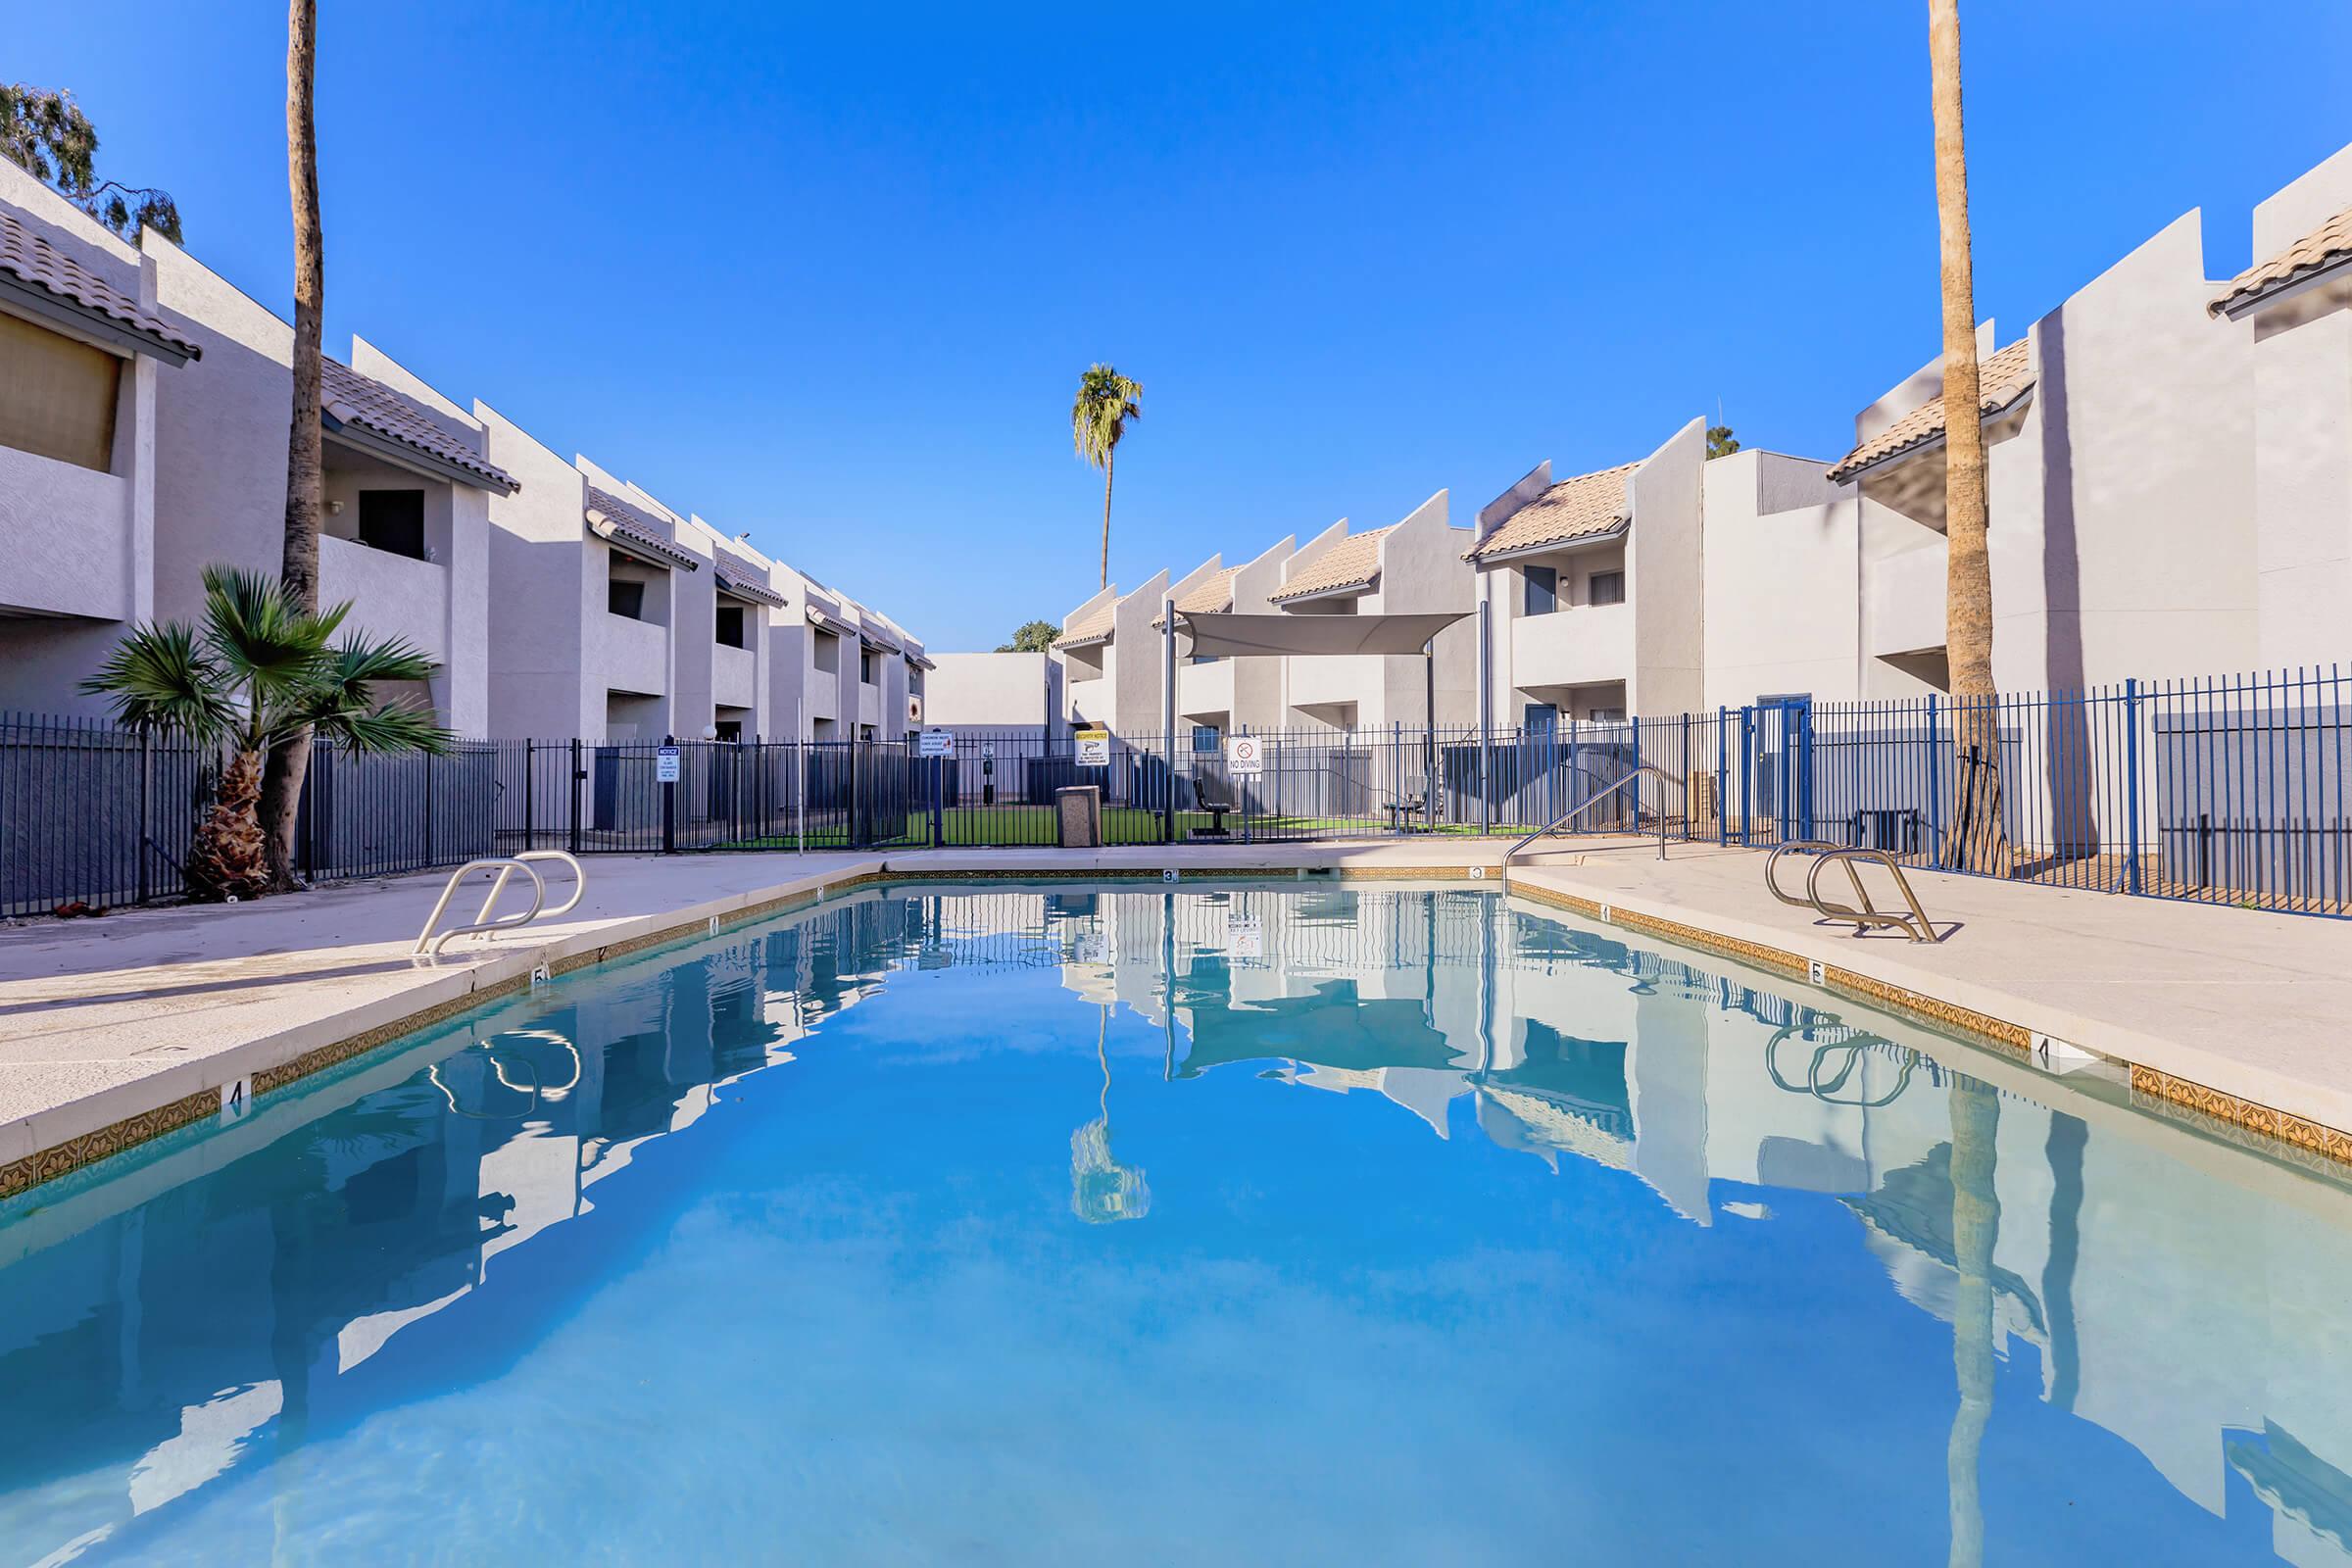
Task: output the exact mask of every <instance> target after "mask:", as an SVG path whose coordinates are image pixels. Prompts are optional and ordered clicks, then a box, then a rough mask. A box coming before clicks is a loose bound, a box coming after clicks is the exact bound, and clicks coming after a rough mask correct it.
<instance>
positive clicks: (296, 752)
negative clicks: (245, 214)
mask: <svg viewBox="0 0 2352 1568" xmlns="http://www.w3.org/2000/svg"><path fill="white" fill-rule="evenodd" d="M318 53H319V4H318V0H289V4H288V6H287V9H286V180H287V184H288V185H289V187H290V188H291V191H292V195H293V203H294V394H293V409H292V413H291V417H290V419H289V422H288V425H287V429H286V538H285V555H284V561H283V564H282V566H281V568H280V575H281V576H282V577H283V578H284V580H285V585H286V591H287V592H288V593H289V594H291V595H293V596H294V598H295V600H296V601H297V602H298V603H299V604H301V606H302V608H303V609H305V610H309V611H316V610H317V609H318V608H319V502H320V491H321V489H322V488H323V486H324V469H325V461H326V460H325V454H324V451H323V445H324V438H323V435H322V433H321V430H320V425H319V401H320V392H319V380H320V376H321V373H322V372H321V369H320V367H319V358H320V349H319V338H320V333H321V322H320V317H321V314H322V312H323V311H324V309H325V300H326V250H325V243H324V241H323V240H322V238H321V237H320V222H319V127H318V117H317V114H316V113H315V110H314V105H313V95H314V90H315V88H316V85H317V81H318ZM310 762H311V736H310V732H309V731H308V730H305V731H303V732H302V733H300V734H298V735H296V736H294V737H292V738H291V739H290V740H288V741H286V742H285V743H284V744H282V745H279V746H276V747H273V748H271V749H270V767H269V772H268V775H267V776H266V777H265V778H264V779H263V783H262V804H261V819H262V822H263V825H264V828H265V830H266V832H267V836H268V845H269V855H270V879H271V882H272V884H273V885H274V886H275V887H276V888H277V889H278V890H279V891H281V892H284V891H288V890H291V889H292V888H293V886H294V863H293V862H294V824H295V817H296V814H297V812H298V811H299V809H300V806H301V801H302V779H303V774H304V773H306V772H307V771H309V769H310Z"/></svg>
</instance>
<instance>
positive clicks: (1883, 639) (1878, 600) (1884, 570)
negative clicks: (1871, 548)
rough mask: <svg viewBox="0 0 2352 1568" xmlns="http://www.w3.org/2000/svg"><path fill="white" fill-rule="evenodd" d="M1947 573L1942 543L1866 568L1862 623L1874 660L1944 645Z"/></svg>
mask: <svg viewBox="0 0 2352 1568" xmlns="http://www.w3.org/2000/svg"><path fill="white" fill-rule="evenodd" d="M1944 571H1945V560H1944V548H1943V545H1942V543H1941V542H1940V541H1938V542H1937V543H1936V544H1932V545H1929V546H1926V547H1925V548H1923V549H1918V550H1906V551H1904V552H1903V553H1902V554H1901V555H1899V556H1882V557H1880V558H1879V559H1878V560H1876V561H1873V562H1870V563H1869V564H1866V565H1865V566H1864V567H1863V570H1862V623H1863V625H1864V626H1865V627H1867V628H1868V631H1867V634H1866V635H1867V637H1868V639H1869V643H1870V653H1871V656H1872V657H1873V658H1877V659H1884V658H1887V657H1888V656H1890V655H1897V654H1916V653H1923V652H1926V651H1927V650H1929V649H1935V648H1941V647H1942V646H1943V635H1944V632H1943V624H1944V622H1943V587H1944Z"/></svg>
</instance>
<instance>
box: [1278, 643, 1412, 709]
mask: <svg viewBox="0 0 2352 1568" xmlns="http://www.w3.org/2000/svg"><path fill="white" fill-rule="evenodd" d="M1284 663H1286V664H1288V665H1289V666H1290V667H1289V670H1288V672H1287V673H1288V675H1289V689H1288V691H1287V692H1286V693H1285V698H1286V700H1287V701H1288V702H1289V703H1290V705H1291V707H1293V708H1324V707H1330V706H1335V705H1337V704H1341V703H1353V704H1355V705H1356V711H1357V713H1358V715H1359V716H1368V715H1371V714H1375V713H1378V712H1380V711H1383V709H1384V708H1385V706H1386V705H1385V703H1384V700H1383V699H1384V695H1385V693H1386V690H1387V682H1388V669H1387V666H1386V662H1385V661H1384V660H1383V658H1382V656H1381V655H1379V654H1341V655H1335V656H1333V657H1331V658H1326V659H1290V660H1285V661H1284Z"/></svg>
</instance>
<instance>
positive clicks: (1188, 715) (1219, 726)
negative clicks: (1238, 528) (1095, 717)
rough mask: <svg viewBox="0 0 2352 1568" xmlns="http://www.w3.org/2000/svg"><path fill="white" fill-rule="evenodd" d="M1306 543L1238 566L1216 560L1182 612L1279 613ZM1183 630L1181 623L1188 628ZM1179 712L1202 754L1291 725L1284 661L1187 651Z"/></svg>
mask: <svg viewBox="0 0 2352 1568" xmlns="http://www.w3.org/2000/svg"><path fill="white" fill-rule="evenodd" d="M1297 549H1298V538H1297V536H1295V535H1291V534H1285V535H1284V536H1283V537H1282V539H1281V540H1280V541H1279V542H1278V543H1276V544H1275V545H1274V546H1272V547H1271V548H1270V549H1267V550H1265V551H1262V552H1260V553H1259V554H1258V555H1257V556H1256V557H1255V558H1254V559H1252V560H1250V561H1248V562H1245V563H1243V564H1240V565H1237V566H1228V565H1225V564H1224V562H1223V558H1222V557H1216V558H1212V561H1211V562H1210V564H1209V568H1213V569H1208V568H1204V570H1203V572H1201V573H1196V574H1195V580H1193V581H1192V582H1191V583H1190V586H1188V587H1187V588H1186V589H1185V590H1184V591H1183V592H1182V593H1181V594H1180V595H1178V597H1177V600H1176V608H1177V610H1178V611H1179V612H1181V613H1188V614H1196V615H1216V614H1243V615H1263V614H1268V613H1272V612H1273V611H1274V610H1275V608H1276V607H1275V605H1274V602H1273V596H1274V595H1275V594H1276V593H1278V592H1280V591H1281V589H1282V568H1283V564H1284V563H1285V562H1287V561H1289V560H1290V558H1291V557H1292V555H1294V554H1295V553H1296V552H1297ZM1180 624H1181V623H1180ZM1178 653H1179V659H1178V663H1177V667H1176V711H1177V721H1178V725H1179V727H1180V728H1182V729H1184V730H1186V731H1188V732H1190V733H1191V734H1192V736H1193V737H1194V739H1193V747H1194V749H1195V750H1198V751H1213V750H1215V749H1216V748H1217V746H1218V745H1219V744H1220V739H1221V737H1223V736H1225V735H1228V734H1237V733H1242V732H1245V731H1256V732H1261V733H1262V732H1264V731H1266V730H1276V729H1281V728H1283V727H1285V725H1284V712H1283V674H1284V666H1285V664H1286V663H1287V662H1288V661H1286V660H1281V659H1220V658H1214V657H1209V656H1195V655H1188V654H1186V653H1185V652H1184V651H1183V649H1182V647H1181V645H1180V646H1179V650H1178Z"/></svg>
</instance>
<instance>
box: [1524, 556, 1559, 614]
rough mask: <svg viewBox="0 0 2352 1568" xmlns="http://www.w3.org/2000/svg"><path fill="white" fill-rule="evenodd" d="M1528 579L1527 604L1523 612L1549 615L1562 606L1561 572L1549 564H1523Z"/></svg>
mask: <svg viewBox="0 0 2352 1568" xmlns="http://www.w3.org/2000/svg"><path fill="white" fill-rule="evenodd" d="M1519 574H1520V575H1521V576H1522V577H1524V578H1526V579H1527V604H1526V607H1525V609H1524V610H1523V612H1522V613H1525V614H1530V615H1548V614H1550V613H1552V612H1553V611H1555V610H1557V609H1559V608H1560V574H1559V573H1558V572H1557V571H1554V570H1553V569H1552V568H1551V567H1549V566H1522V567H1520V568H1519Z"/></svg>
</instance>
